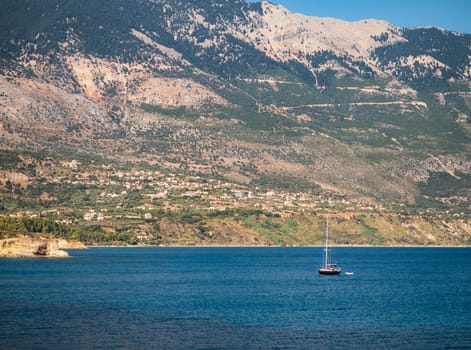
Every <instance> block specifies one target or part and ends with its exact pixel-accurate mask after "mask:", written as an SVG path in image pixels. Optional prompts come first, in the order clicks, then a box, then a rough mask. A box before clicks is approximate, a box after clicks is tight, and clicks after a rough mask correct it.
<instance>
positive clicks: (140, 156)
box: [0, 0, 471, 243]
mask: <svg viewBox="0 0 471 350" xmlns="http://www.w3.org/2000/svg"><path fill="white" fill-rule="evenodd" d="M470 57H471V35H468V34H461V33H454V32H447V31H444V30H441V29H437V28H419V29H405V28H399V27H396V26H394V25H392V24H389V23H386V22H384V21H379V20H373V19H368V20H364V21H359V22H345V21H341V20H337V19H332V18H320V17H308V16H303V15H300V14H294V13H290V12H289V11H288V10H286V9H285V8H283V7H281V6H276V5H273V4H271V3H268V2H261V3H248V2H245V1H244V0H233V1H230V2H229V1H225V0H211V1H207V0H205V1H203V0H188V1H184V2H175V1H170V0H131V1H129V0H126V1H124V0H104V1H100V2H94V1H90V0H84V1H81V2H77V1H73V0H42V1H40V2H38V1H34V0H15V1H13V0H5V1H2V2H1V4H0V107H1V108H0V135H1V137H0V148H1V154H0V156H1V158H0V159H1V162H0V187H1V188H2V203H4V204H2V208H0V209H1V211H2V212H3V213H4V214H15V213H18V212H34V213H36V212H44V211H47V210H56V209H59V208H60V207H61V206H62V207H64V206H67V207H68V208H70V207H73V208H76V209H75V210H77V208H82V212H80V213H78V214H77V217H83V215H84V212H86V211H87V210H88V209H89V208H90V207H99V206H102V204H101V203H102V202H101V201H100V198H96V197H95V196H94V195H93V193H94V191H98V189H100V191H102V192H103V191H104V192H106V193H111V192H113V193H114V192H116V193H118V192H119V191H118V187H119V186H123V188H120V190H121V191H122V190H127V191H129V188H127V187H126V186H127V185H126V182H124V181H123V182H122V181H118V180H116V179H115V180H116V181H115V183H113V181H109V180H110V179H112V178H113V176H115V175H116V173H119V171H122V170H123V169H124V170H125V171H126V172H127V171H130V172H132V171H151V172H155V171H158V172H160V173H164V174H172V173H174V174H176V177H177V178H178V179H179V180H178V181H180V179H183V178H185V177H186V176H198V177H200V178H202V179H205V181H207V182H210V181H223V182H228V183H231V184H232V185H231V186H233V188H238V186H239V187H240V186H241V187H242V188H243V189H244V191H247V192H256V191H268V190H270V189H274V190H275V191H276V192H278V193H283V194H284V195H287V196H289V195H293V196H298V195H299V196H301V194H302V195H304V196H307V197H309V196H310V197H309V198H314V197H315V196H318V197H316V198H323V199H327V198H328V199H330V203H331V204H332V207H331V209H330V210H331V211H332V210H334V211H335V210H338V208H340V210H341V211H348V210H350V209H347V208H349V207H350V206H349V205H344V204H341V203H345V202H348V203H353V204H352V205H351V207H353V209H351V210H350V211H355V212H356V211H357V209H358V208H361V207H374V208H378V210H380V211H381V210H382V209H381V208H388V212H397V211H400V212H403V211H404V210H406V211H407V212H411V213H414V215H415V214H419V215H432V216H434V217H436V218H438V215H447V216H449V217H450V218H453V220H465V222H468V223H469V212H470V206H471V203H470V199H469V198H470V194H471V193H470V192H471V191H470V188H471V187H470V183H471V159H470V156H469V155H470V154H471V153H470V136H471V128H470V116H471V62H470V60H471V59H470ZM73 162H79V164H82V165H86V167H85V168H84V169H81V171H82V172H81V173H80V174H76V173H74V169H73V168H68V167H67V166H63V165H60V164H74V163H73ZM75 164H77V163H75ZM100 167H101V168H100ZM90 169H95V170H93V171H92V170H90ZM97 169H98V170H97ZM86 173H88V176H92V175H90V174H92V173H93V176H94V177H93V178H92V179H90V178H89V177H88V176H82V175H84V174H86ZM72 174H73V175H74V176H75V178H71V177H70V176H71V175H72ZM113 174H115V175H113ZM170 177H171V176H170ZM65 179H67V181H68V182H64V181H65ZM169 186H170V185H169ZM188 190H190V189H188ZM81 191H87V193H88V198H83V197H84V195H83V194H82V193H81ZM90 191H91V192H92V195H90ZM136 191H137V192H139V191H141V192H142V190H140V189H139V188H136ZM162 191H163V189H162ZM156 192H158V191H156ZM143 194H144V192H142V193H140V198H139V199H138V200H135V201H134V202H133V205H134V204H135V205H136V206H135V208H137V207H140V206H145V205H153V206H156V207H158V206H163V202H165V201H158V200H151V201H150V202H149V200H148V199H147V197H143ZM148 194H149V195H150V194H152V193H151V191H150V192H149V193H148ZM179 195H180V194H179ZM85 197H86V196H85ZM66 198H68V199H69V200H68V201H67V200H66ZM71 198H80V199H77V202H76V203H75V202H74V203H73V204H71V202H70V200H71ZM175 198H180V197H178V196H175ZM218 198H219V197H218ZM323 199H322V200H323ZM90 200H93V202H92V203H90ZM316 200H317V199H316ZM322 200H321V201H322ZM123 201H124V202H125V200H122V201H120V202H119V203H113V206H114V207H113V206H112V205H111V204H109V205H108V204H107V205H105V207H106V208H108V210H111V208H112V207H113V208H115V209H116V206H117V205H118V204H120V203H121V204H123V203H122V202H123ZM179 201H180V200H175V201H170V203H167V204H168V205H167V206H168V207H169V208H170V209H171V210H180V209H179V208H182V206H183V207H184V204H182V203H180V202H179ZM313 201H314V199H313ZM342 201H343V202H342ZM266 202H267V201H266V198H263V199H260V200H259V202H257V203H251V205H255V206H265V207H271V206H270V205H267V203H266ZM206 204H209V205H206ZM130 205H131V204H130ZM194 205H196V204H194ZM237 205H240V204H237ZM196 206H197V207H198V209H199V208H204V207H211V208H212V207H214V206H213V205H211V203H199V204H197V205H196ZM404 208H405V209H404ZM278 209H280V208H279V207H277V208H275V210H278ZM282 209H283V208H282ZM324 209H326V210H327V208H325V207H324ZM136 210H137V209H136ZM283 210H288V211H291V210H293V208H288V209H286V208H284V209H283ZM298 210H301V207H300V206H299V205H298V204H296V205H295V211H298ZM119 215H121V214H119ZM60 219H64V218H63V217H60ZM460 227H461V226H460ZM443 230H444V229H443ZM443 230H442V231H443ZM460 230H461V231H460ZM445 231H446V230H445ZM458 231H460V232H461V233H460V234H462V235H463V236H462V237H466V235H467V233H466V232H467V231H466V229H459V230H458ZM456 232H457V231H456ZM466 239H467V238H460V240H461V241H466ZM447 240H448V238H447V239H445V241H447ZM360 241H361V240H360ZM420 242H422V241H420ZM447 242H448V241H447ZM298 243H299V242H298Z"/></svg>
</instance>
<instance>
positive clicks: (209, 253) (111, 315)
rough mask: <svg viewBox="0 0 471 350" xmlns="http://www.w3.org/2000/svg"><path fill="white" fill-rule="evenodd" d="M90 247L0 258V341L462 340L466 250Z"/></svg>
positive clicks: (324, 345)
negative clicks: (335, 268)
mask: <svg viewBox="0 0 471 350" xmlns="http://www.w3.org/2000/svg"><path fill="white" fill-rule="evenodd" d="M319 252H320V248H200V247H198V248H196V247H195V248H92V249H87V250H74V251H70V254H71V255H72V256H73V257H72V258H69V259H21V260H11V259H0V349H96V348H101V349H471V249H470V248H337V249H336V250H335V252H336V260H337V262H340V263H341V264H342V267H343V269H344V271H352V272H354V275H351V276H348V275H345V274H342V275H339V276H320V275H318V273H317V271H316V269H317V265H318V263H319V262H320V261H319V260H320V259H319Z"/></svg>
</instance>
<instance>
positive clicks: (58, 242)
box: [0, 236, 85, 258]
mask: <svg viewBox="0 0 471 350" xmlns="http://www.w3.org/2000/svg"><path fill="white" fill-rule="evenodd" d="M84 248H85V245H84V244H83V243H81V242H78V241H67V240H65V239H48V238H42V237H38V238H36V237H34V238H33V237H28V236H24V237H14V238H7V239H2V240H0V258H67V257H69V254H68V253H67V252H66V251H65V250H63V249H84Z"/></svg>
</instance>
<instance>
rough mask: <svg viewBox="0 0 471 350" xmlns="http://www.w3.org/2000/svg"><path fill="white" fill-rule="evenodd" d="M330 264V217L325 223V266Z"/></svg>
mask: <svg viewBox="0 0 471 350" xmlns="http://www.w3.org/2000/svg"><path fill="white" fill-rule="evenodd" d="M328 264H329V217H327V221H326V223H325V248H324V267H327V265H328Z"/></svg>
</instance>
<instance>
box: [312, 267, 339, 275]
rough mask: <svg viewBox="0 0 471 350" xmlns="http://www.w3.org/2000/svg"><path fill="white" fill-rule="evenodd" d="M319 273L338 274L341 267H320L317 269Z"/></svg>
mask: <svg viewBox="0 0 471 350" xmlns="http://www.w3.org/2000/svg"><path fill="white" fill-rule="evenodd" d="M317 271H318V272H319V274H320V275H338V274H340V272H341V271H342V270H341V269H329V268H322V267H321V268H320V269H319V270H317Z"/></svg>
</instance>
